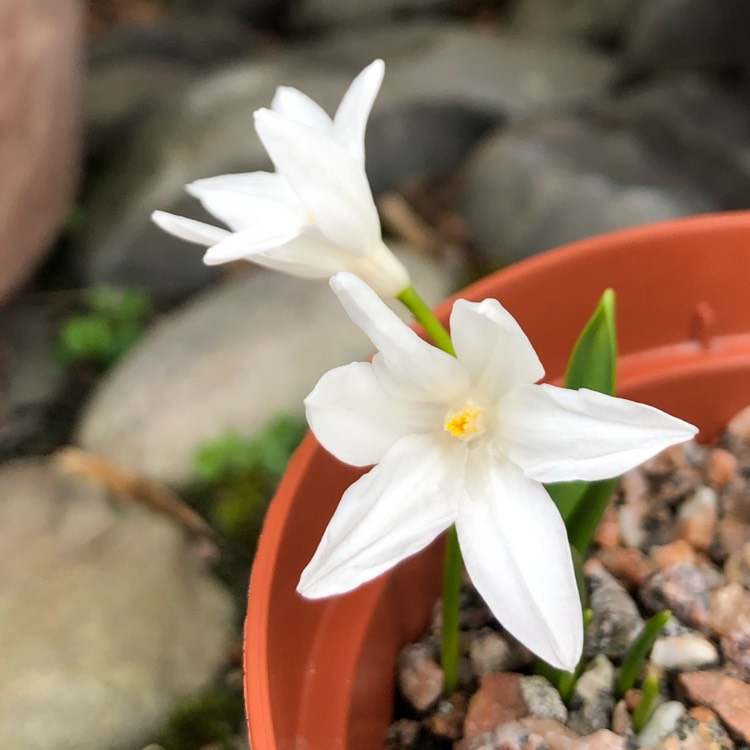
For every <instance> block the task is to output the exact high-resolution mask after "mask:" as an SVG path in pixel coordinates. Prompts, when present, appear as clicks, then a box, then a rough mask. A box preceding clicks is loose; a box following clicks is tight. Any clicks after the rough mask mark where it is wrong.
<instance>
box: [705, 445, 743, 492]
mask: <svg viewBox="0 0 750 750" xmlns="http://www.w3.org/2000/svg"><path fill="white" fill-rule="evenodd" d="M705 472H706V479H708V481H709V482H711V484H714V485H716V486H717V487H726V486H727V485H728V484H731V483H732V482H733V481H734V480H735V479H736V478H737V475H738V473H739V463H738V461H737V456H735V455H734V454H733V453H730V452H729V451H728V450H724V448H714V449H713V450H711V452H710V453H709V454H708V460H707V461H706V467H705Z"/></svg>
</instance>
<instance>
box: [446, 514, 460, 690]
mask: <svg viewBox="0 0 750 750" xmlns="http://www.w3.org/2000/svg"><path fill="white" fill-rule="evenodd" d="M461 570H462V561H461V548H460V547H459V546H458V535H457V534H456V527H455V526H451V527H450V529H448V538H447V539H446V546H445V565H444V568H443V628H442V635H443V656H442V663H443V680H444V683H443V690H444V691H445V694H446V695H450V694H451V693H452V692H453V691H454V690H455V689H456V686H457V685H458V656H459V648H458V634H459V629H460V627H459V625H460V623H459V619H460V618H459V613H460V609H461Z"/></svg>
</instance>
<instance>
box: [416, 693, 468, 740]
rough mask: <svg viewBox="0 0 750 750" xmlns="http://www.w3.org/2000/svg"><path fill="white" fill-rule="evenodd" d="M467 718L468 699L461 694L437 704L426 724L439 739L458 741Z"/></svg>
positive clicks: (455, 694)
mask: <svg viewBox="0 0 750 750" xmlns="http://www.w3.org/2000/svg"><path fill="white" fill-rule="evenodd" d="M465 718H466V697H465V696H464V695H462V694H461V693H454V694H453V695H451V697H450V698H448V699H446V700H442V701H440V702H439V703H438V704H437V707H436V708H435V711H434V712H433V713H432V714H431V715H430V716H428V717H427V718H426V719H425V721H424V724H425V726H426V727H427V728H428V729H429V730H430V731H431V732H432V733H433V734H435V735H437V736H438V737H445V738H446V739H449V740H457V739H458V738H459V737H460V736H461V730H462V728H463V723H464V720H465Z"/></svg>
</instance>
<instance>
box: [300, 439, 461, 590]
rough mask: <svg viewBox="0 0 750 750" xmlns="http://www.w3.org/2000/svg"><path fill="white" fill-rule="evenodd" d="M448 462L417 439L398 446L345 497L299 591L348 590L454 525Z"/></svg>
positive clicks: (429, 444)
mask: <svg viewBox="0 0 750 750" xmlns="http://www.w3.org/2000/svg"><path fill="white" fill-rule="evenodd" d="M451 466H452V463H451V461H450V460H449V457H446V456H445V455H444V452H443V451H442V450H440V448H439V447H438V444H437V443H436V442H435V441H433V440H430V439H429V438H427V437H425V436H422V435H411V436H409V437H405V438H403V439H402V440H400V441H399V442H398V443H396V444H395V445H394V446H393V447H392V448H391V450H389V451H388V453H387V454H386V455H385V457H384V458H383V460H382V462H381V463H380V464H378V466H376V467H375V468H374V469H372V470H371V471H370V472H369V473H368V474H365V476H363V477H362V478H361V479H359V480H358V481H357V482H355V483H354V484H353V485H352V486H351V487H349V489H348V490H347V491H346V492H345V493H344V496H343V497H342V498H341V502H340V503H339V506H338V508H337V509H336V512H335V513H334V514H333V518H332V519H331V522H330V523H329V524H328V528H327V529H326V531H325V534H324V535H323V539H322V540H321V542H320V545H319V546H318V549H317V551H316V552H315V555H314V556H313V558H312V560H311V561H310V563H309V564H308V566H307V567H306V568H305V569H304V571H302V576H301V578H300V582H299V585H298V586H297V591H299V593H300V594H302V595H303V596H306V597H308V598H311V599H319V598H322V597H326V596H332V595H334V594H342V593H344V592H345V591H351V590H352V589H354V588H357V586H360V585H361V584H363V583H365V582H366V581H370V580H372V579H373V578H376V577H377V576H379V575H380V574H381V573H383V572H385V571H386V570H388V569H389V568H392V567H393V566H394V565H396V563H398V562H400V561H401V560H403V559H405V558H407V557H409V556H410V555H413V554H414V553H415V552H419V550H421V549H423V548H424V547H426V546H427V545H428V544H429V543H430V542H431V541H432V540H433V539H435V537H436V536H437V535H438V534H439V533H440V532H441V531H443V530H444V529H447V528H448V526H450V525H451V523H452V522H453V520H454V518H455V507H454V503H452V502H451V501H450V498H455V493H452V492H450V491H449V489H448V488H446V486H445V485H446V483H450V482H452V481H453V480H454V479H455V475H452V474H451V472H450V467H451Z"/></svg>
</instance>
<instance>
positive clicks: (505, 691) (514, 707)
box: [464, 672, 529, 737]
mask: <svg viewBox="0 0 750 750" xmlns="http://www.w3.org/2000/svg"><path fill="white" fill-rule="evenodd" d="M528 713H529V710H528V708H527V707H526V701H525V700H524V698H523V694H522V693H521V675H520V674H516V673H514V672H490V673H489V674H486V675H484V677H482V680H481V683H480V685H479V690H477V692H476V693H474V695H472V697H471V700H470V701H469V710H468V711H467V713H466V721H465V722H464V737H475V736H477V735H480V734H483V733H484V732H488V731H491V730H494V729H496V728H497V727H499V726H500V725H501V724H506V723H508V722H511V721H515V720H516V719H521V718H523V717H524V716H527V715H528Z"/></svg>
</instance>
